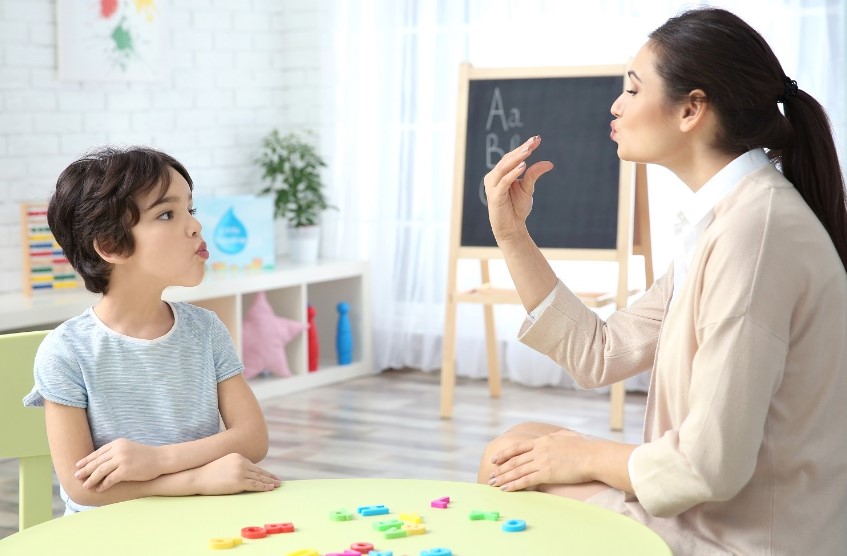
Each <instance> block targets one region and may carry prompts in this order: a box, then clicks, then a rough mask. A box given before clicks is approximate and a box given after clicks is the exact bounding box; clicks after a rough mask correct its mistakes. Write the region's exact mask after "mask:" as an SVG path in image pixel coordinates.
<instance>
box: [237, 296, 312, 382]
mask: <svg viewBox="0 0 847 556" xmlns="http://www.w3.org/2000/svg"><path fill="white" fill-rule="evenodd" d="M306 328H308V326H307V325H306V324H304V323H302V322H298V321H296V320H291V319H286V318H283V317H278V316H276V315H275V314H274V312H273V309H272V308H271V304H270V303H268V298H267V297H266V296H265V292H259V293H257V294H256V296H255V297H254V298H253V303H252V304H251V305H250V309H249V310H248V311H247V315H245V317H244V323H243V326H242V343H241V345H242V348H243V351H244V377H245V378H250V377H253V376H256V375H257V374H259V373H261V372H262V371H264V370H268V371H270V372H271V373H273V374H275V375H277V376H291V371H289V370H288V362H287V360H286V358H285V345H286V344H288V342H290V341H291V340H293V339H294V338H296V337H297V335H298V334H300V333H302V332H303V331H304V330H306Z"/></svg>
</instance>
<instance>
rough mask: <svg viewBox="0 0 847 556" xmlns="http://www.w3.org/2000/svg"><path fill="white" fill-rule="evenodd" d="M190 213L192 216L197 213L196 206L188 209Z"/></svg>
mask: <svg viewBox="0 0 847 556" xmlns="http://www.w3.org/2000/svg"><path fill="white" fill-rule="evenodd" d="M188 214H190V215H191V216H194V215H195V214H197V209H195V208H190V209H188Z"/></svg>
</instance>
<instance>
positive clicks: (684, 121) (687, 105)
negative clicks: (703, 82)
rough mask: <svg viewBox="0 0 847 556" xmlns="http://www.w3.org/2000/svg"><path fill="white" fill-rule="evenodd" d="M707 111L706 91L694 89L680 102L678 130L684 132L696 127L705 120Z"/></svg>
mask: <svg viewBox="0 0 847 556" xmlns="http://www.w3.org/2000/svg"><path fill="white" fill-rule="evenodd" d="M708 113H709V101H708V98H707V97H706V93H705V92H703V91H702V90H701V89H694V90H693V91H691V92H690V93H688V98H686V99H685V100H684V101H683V102H682V104H680V107H679V116H680V120H679V130H680V131H682V132H684V133H685V132H689V131H692V130H694V129H696V128H697V127H698V126H700V125H701V124H703V122H705V120H706V117H707V114H708Z"/></svg>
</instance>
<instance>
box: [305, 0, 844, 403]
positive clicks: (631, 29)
mask: <svg viewBox="0 0 847 556" xmlns="http://www.w3.org/2000/svg"><path fill="white" fill-rule="evenodd" d="M707 3H708V4H712V5H718V6H723V7H726V8H728V9H730V10H734V11H735V12H736V13H737V14H738V15H739V16H741V17H742V18H744V19H745V20H746V21H747V22H748V23H750V24H751V25H752V26H753V27H755V28H756V29H758V30H759V31H760V32H761V33H762V34H763V35H764V36H765V38H766V39H767V40H768V42H769V43H770V45H771V46H772V48H773V49H774V51H775V52H776V54H777V56H778V57H779V58H780V60H781V62H782V64H783V67H784V69H785V71H786V73H787V74H788V75H789V76H791V77H792V78H794V79H796V80H797V82H798V84H799V86H800V87H801V88H802V89H804V90H806V91H808V92H810V93H811V94H812V95H814V96H815V97H816V98H817V99H818V100H819V101H821V103H822V104H823V105H824V106H826V107H827V109H828V110H829V113H830V117H831V118H832V120H833V125H834V127H835V130H836V133H837V139H838V144H839V152H840V156H841V160H842V164H844V163H845V162H847V149H845V146H846V145H847V93H845V81H844V76H845V75H847V71H845V70H847V60H845V12H846V11H847V10H846V9H845V6H844V3H843V2H841V1H840V0H818V1H815V0H782V1H780V0H748V1H747V2H744V3H739V2H707ZM699 4H702V3H699ZM730 4H732V5H730ZM694 5H696V4H693V3H686V2H678V1H671V0H665V1H655V2H649V3H648V2H641V1H635V0H606V1H599V0H598V1H594V2H583V1H582V0H579V1H576V0H568V1H544V0H521V1H516V0H487V1H485V0H455V1H452V0H451V1H448V0H438V1H432V2H424V1H419V0H359V1H353V0H350V1H341V0H339V1H337V2H327V3H326V4H325V6H326V13H325V17H326V25H325V27H324V28H325V36H324V37H323V38H324V39H325V46H326V48H325V50H324V51H325V53H326V54H325V56H326V58H325V60H324V65H323V67H324V72H323V75H322V87H323V91H325V98H324V99H323V101H324V102H323V105H324V106H325V113H324V117H323V121H324V122H325V125H324V128H323V129H322V130H321V137H322V141H323V148H324V152H325V153H326V154H327V159H328V162H329V167H328V169H327V173H326V177H327V183H328V184H329V185H330V188H331V194H332V198H333V202H334V204H335V205H337V206H338V208H339V210H338V211H330V212H328V213H327V214H326V216H325V218H324V221H323V224H324V239H323V245H322V249H323V254H324V256H327V257H354V258H361V259H366V260H368V261H370V267H371V276H372V298H373V334H374V357H375V365H376V366H377V368H378V369H385V368H398V367H412V368H418V369H422V370H424V371H431V370H436V369H438V368H440V366H441V345H442V335H443V327H444V300H445V296H446V281H447V256H448V239H449V233H450V230H449V227H450V216H451V200H452V191H453V187H454V185H453V164H454V143H455V135H456V121H455V114H456V92H457V78H458V67H459V64H460V63H461V62H464V61H468V62H470V63H472V64H473V65H475V66H479V67H497V66H500V67H504V66H543V65H586V64H601V63H625V62H626V61H627V60H628V59H629V58H630V57H632V56H634V54H635V52H636V51H637V50H638V48H639V47H640V46H641V45H642V44H643V43H644V42H645V40H646V37H647V34H648V33H649V32H650V31H651V30H653V29H654V28H656V27H657V26H659V25H660V24H661V23H663V22H664V21H665V20H666V19H667V18H668V17H670V16H672V15H674V14H675V13H677V12H678V11H680V10H681V9H683V8H686V7H691V6H694ZM648 177H649V183H650V210H651V228H652V232H653V249H654V267H655V270H656V275H657V276H658V275H661V274H662V273H664V271H665V269H666V268H667V266H668V264H669V263H670V260H671V249H672V248H671V245H670V244H669V243H668V240H667V238H668V237H669V236H671V234H669V233H668V231H669V230H670V229H671V226H672V224H671V218H672V215H673V214H674V213H675V212H676V210H677V209H676V207H679V206H680V204H681V203H683V202H684V201H685V199H686V198H687V196H688V195H689V193H688V190H687V189H686V188H685V187H684V186H683V185H681V184H680V183H679V182H678V181H677V180H676V178H674V177H673V176H672V175H670V174H669V173H668V172H666V171H664V170H662V169H660V168H653V167H651V168H650V169H649V171H648ZM545 179H546V180H550V181H551V182H552V181H553V180H555V179H556V178H555V174H553V175H549V176H545ZM634 262H635V261H634ZM478 266H479V265H478V263H476V262H475V261H474V262H470V261H463V262H462V264H460V267H459V283H460V286H466V287H473V286H475V285H478V284H479V281H480V278H479V272H478ZM555 266H556V270H557V272H558V273H559V275H560V276H562V278H563V279H564V280H565V282H566V283H568V284H569V285H572V286H574V287H575V288H576V289H581V286H582V284H587V285H588V286H587V288H588V289H592V290H596V289H597V288H598V286H606V287H607V288H608V289H610V290H611V289H613V288H614V285H615V279H616V268H615V265H610V264H608V263H593V264H589V263H560V264H557V265H555ZM632 266H634V267H635V268H634V269H633V279H634V280H636V281H637V280H638V279H642V280H643V278H642V276H643V274H642V273H640V272H638V264H633V265H632ZM493 273H494V281H495V282H497V283H504V284H508V283H509V279H508V274H507V273H506V271H505V267H504V266H503V265H495V266H494V268H493ZM495 314H496V320H497V335H498V340H499V345H500V355H501V358H500V359H501V367H502V369H501V371H502V373H503V376H505V377H508V378H510V379H511V380H514V381H518V382H521V383H524V384H529V385H564V386H569V385H573V383H572V381H571V380H570V378H569V377H567V375H566V374H565V373H564V372H563V371H562V370H561V369H560V368H559V367H557V366H556V365H555V364H554V363H552V362H551V361H549V360H548V359H547V358H545V357H543V356H540V355H539V354H537V353H534V352H533V351H532V350H530V349H528V348H526V347H525V346H523V345H521V344H519V343H518V342H517V340H516V339H515V336H516V332H517V329H518V327H519V325H520V323H521V321H522V320H523V316H524V313H523V311H522V309H521V308H520V307H519V306H506V305H501V306H497V308H496V310H495ZM603 314H604V315H605V314H608V312H606V313H603ZM457 353H458V358H457V372H458V374H459V375H463V376H472V377H482V376H485V375H486V372H487V371H486V362H485V350H484V334H483V326H482V310H481V308H480V307H479V306H476V305H468V304H460V306H459V317H458V345H457ZM629 386H630V387H635V388H643V387H645V386H646V381H645V377H637V379H636V380H634V381H633V382H632V383H631V384H630V385H629Z"/></svg>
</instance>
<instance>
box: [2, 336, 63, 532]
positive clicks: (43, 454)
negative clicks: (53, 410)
mask: <svg viewBox="0 0 847 556" xmlns="http://www.w3.org/2000/svg"><path fill="white" fill-rule="evenodd" d="M46 335H47V332H20V333H16V334H3V335H0V423H3V433H2V434H0V457H3V458H18V459H19V460H20V461H19V484H20V491H19V507H18V528H19V529H21V530H23V529H26V528H27V527H32V526H33V525H38V524H39V523H42V522H44V521H48V520H50V519H52V518H53V462H52V461H51V459H50V448H49V447H48V446H47V430H46V428H45V426H44V410H43V409H41V408H34V407H24V405H23V401H22V400H23V397H24V396H26V395H27V394H28V393H29V391H30V390H32V385H33V375H32V366H33V362H34V360H35V352H36V350H37V349H38V346H39V345H41V341H42V340H43V339H44V336H46Z"/></svg>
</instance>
